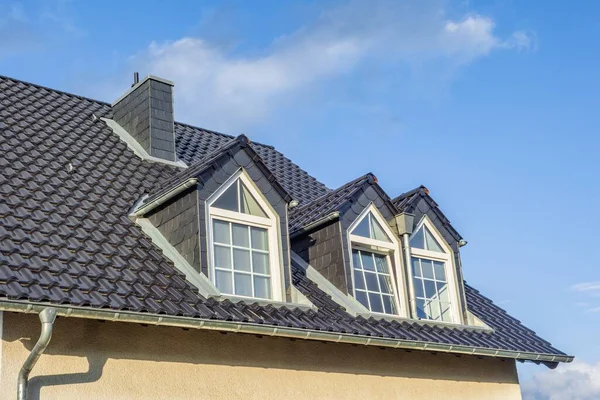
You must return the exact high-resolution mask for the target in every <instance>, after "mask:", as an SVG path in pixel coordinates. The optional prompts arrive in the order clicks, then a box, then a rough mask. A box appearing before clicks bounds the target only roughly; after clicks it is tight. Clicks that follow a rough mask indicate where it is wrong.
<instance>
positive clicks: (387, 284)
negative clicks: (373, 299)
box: [379, 275, 392, 293]
mask: <svg viewBox="0 0 600 400" xmlns="http://www.w3.org/2000/svg"><path fill="white" fill-rule="evenodd" d="M379 287H380V288H381V293H392V280H391V279H390V277H389V275H379Z"/></svg>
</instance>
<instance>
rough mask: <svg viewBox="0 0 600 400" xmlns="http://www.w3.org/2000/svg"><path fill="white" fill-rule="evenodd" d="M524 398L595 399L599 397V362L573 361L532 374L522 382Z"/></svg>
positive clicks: (547, 399) (557, 399)
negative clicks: (553, 368)
mask: <svg viewBox="0 0 600 400" xmlns="http://www.w3.org/2000/svg"><path fill="white" fill-rule="evenodd" d="M521 387H522V391H523V399H524V400H571V399H572V400H575V399H576V400H593V399H594V400H595V399H599V398H600V363H596V364H586V363H584V362H578V361H575V362H573V363H572V364H561V365H559V366H558V368H556V369H555V370H545V371H544V372H539V373H537V374H534V375H533V377H532V378H531V379H530V380H528V381H526V382H523V383H522V385H521Z"/></svg>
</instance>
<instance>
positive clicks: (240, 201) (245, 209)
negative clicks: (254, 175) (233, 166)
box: [213, 179, 267, 218]
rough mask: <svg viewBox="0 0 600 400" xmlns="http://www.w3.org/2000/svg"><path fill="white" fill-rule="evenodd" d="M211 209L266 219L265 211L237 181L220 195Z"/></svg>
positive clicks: (244, 186)
mask: <svg viewBox="0 0 600 400" xmlns="http://www.w3.org/2000/svg"><path fill="white" fill-rule="evenodd" d="M213 207H216V208H221V209H223V210H229V211H235V212H239V213H243V214H248V215H255V216H257V217H263V218H267V214H266V213H265V211H264V210H263V209H262V208H261V207H260V206H259V205H258V202H257V201H256V199H255V198H254V196H252V194H251V193H250V191H249V190H248V188H247V187H246V185H244V184H243V183H242V182H241V181H240V180H239V179H238V180H237V181H235V182H234V183H233V184H232V185H231V186H229V187H228V188H227V189H226V190H225V191H224V192H223V193H222V194H221V196H220V197H219V198H218V199H217V200H216V201H215V202H214V204H213Z"/></svg>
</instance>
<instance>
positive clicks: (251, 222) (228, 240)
mask: <svg viewBox="0 0 600 400" xmlns="http://www.w3.org/2000/svg"><path fill="white" fill-rule="evenodd" d="M212 197H213V198H209V199H208V200H207V213H208V221H209V222H208V228H209V234H208V237H209V253H210V254H209V260H210V276H211V279H212V281H213V283H214V284H215V286H216V287H217V289H219V291H220V292H221V293H222V294H224V295H232V296H239V297H251V298H260V299H271V300H277V301H282V300H283V290H282V283H281V282H280V280H281V275H282V274H281V271H280V269H279V268H277V266H278V265H279V263H280V261H279V240H280V239H279V238H278V229H277V221H278V219H277V216H276V214H275V213H274V212H273V211H271V208H270V207H269V205H268V203H266V202H265V200H263V199H262V196H261V194H260V192H258V191H257V189H256V188H255V187H254V186H253V182H252V181H251V180H250V178H249V177H248V176H247V175H246V173H245V172H244V171H243V170H240V171H238V172H237V173H236V174H234V176H232V177H231V178H230V179H229V181H228V182H226V183H225V184H224V185H223V187H222V188H221V189H219V190H218V191H217V192H216V193H215V194H213V196H212Z"/></svg>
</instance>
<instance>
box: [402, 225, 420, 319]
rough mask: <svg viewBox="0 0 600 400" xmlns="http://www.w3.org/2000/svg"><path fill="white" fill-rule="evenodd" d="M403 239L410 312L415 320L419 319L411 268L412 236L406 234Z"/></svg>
mask: <svg viewBox="0 0 600 400" xmlns="http://www.w3.org/2000/svg"><path fill="white" fill-rule="evenodd" d="M402 239H403V242H404V258H405V260H406V264H405V265H406V273H407V275H408V276H407V280H408V291H409V292H410V293H409V299H408V302H409V304H410V312H411V315H412V316H413V318H417V304H416V301H415V283H414V282H413V277H412V272H411V268H412V265H411V264H412V262H411V261H412V259H411V256H410V234H408V233H404V234H403V235H402Z"/></svg>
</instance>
